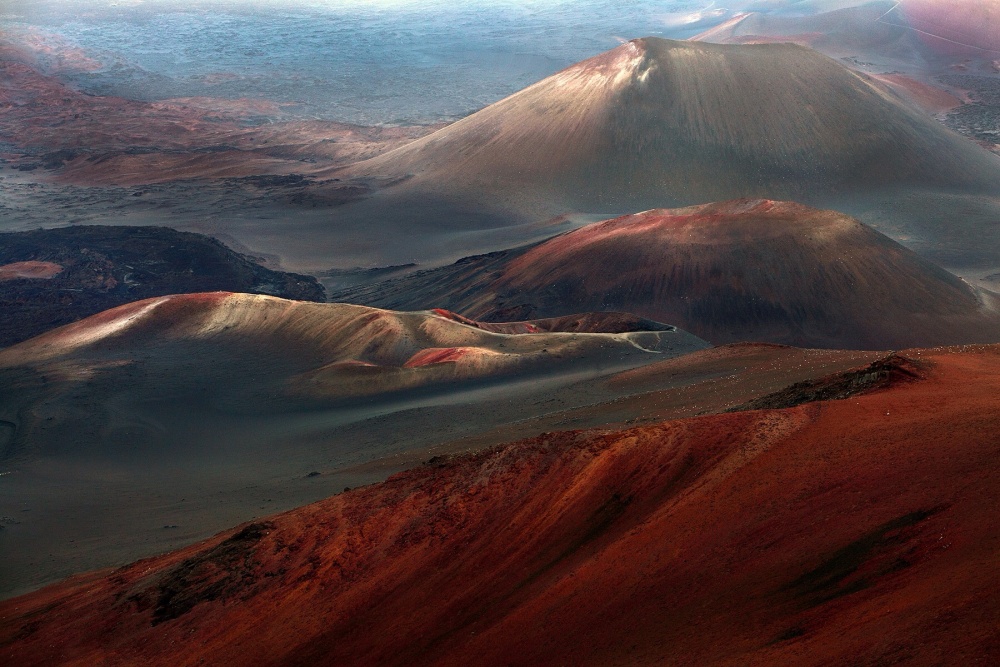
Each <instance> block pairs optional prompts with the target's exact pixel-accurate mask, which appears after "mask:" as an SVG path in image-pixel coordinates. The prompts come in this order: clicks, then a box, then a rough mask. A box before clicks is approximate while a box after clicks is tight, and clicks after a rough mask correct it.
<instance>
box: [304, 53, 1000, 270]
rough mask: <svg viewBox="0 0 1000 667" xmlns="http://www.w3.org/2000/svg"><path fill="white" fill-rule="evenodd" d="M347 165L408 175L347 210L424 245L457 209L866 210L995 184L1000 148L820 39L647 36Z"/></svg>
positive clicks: (347, 217) (467, 214)
mask: <svg viewBox="0 0 1000 667" xmlns="http://www.w3.org/2000/svg"><path fill="white" fill-rule="evenodd" d="M320 173H324V172H320ZM328 173H334V172H328ZM336 173H338V174H340V175H342V176H345V177H346V176H361V175H365V176H372V175H377V176H379V177H381V178H390V177H398V178H406V179H407V180H405V181H404V182H402V183H400V184H399V185H396V186H394V187H392V188H390V189H389V190H387V191H385V192H384V193H382V194H383V195H384V196H383V197H373V198H371V199H370V200H366V201H364V202H358V203H356V204H352V205H349V206H347V207H344V208H341V209H338V210H337V211H336V212H335V213H334V220H333V223H334V224H336V225H353V224H358V223H357V221H358V220H359V219H360V218H362V217H364V216H365V215H369V214H374V213H373V212H374V211H376V210H377V211H378V213H379V215H380V216H381V217H382V218H383V219H384V222H383V226H384V228H385V231H386V233H387V234H391V233H396V232H397V231H398V232H399V233H406V234H409V235H412V236H413V237H414V241H413V243H414V244H419V243H421V241H420V239H419V238H417V234H415V233H414V229H424V230H430V229H431V228H432V227H431V223H432V222H433V223H434V224H436V225H438V226H439V227H440V225H441V224H443V223H441V220H443V219H447V218H449V217H450V219H451V222H450V223H449V225H452V226H456V227H461V225H459V223H460V222H462V221H464V223H462V224H464V225H465V226H464V227H461V228H462V229H464V231H465V232H467V233H470V234H471V233H472V232H473V231H475V230H477V229H478V228H479V227H480V226H488V225H496V224H500V223H503V221H505V220H506V221H507V222H506V223H503V224H511V221H521V222H523V221H525V220H529V219H541V218H544V217H547V216H549V215H553V214H556V213H562V212H565V211H586V212H600V211H603V212H630V211H636V210H643V209H648V208H652V207H664V206H676V205H691V204H697V203H702V202H705V201H718V200H724V199H732V198H736V197H767V198H772V199H795V200H797V201H803V202H804V203H808V204H825V205H831V203H832V202H840V203H841V204H844V205H846V204H845V202H846V203H850V204H851V205H852V206H853V207H855V208H857V207H858V202H857V200H858V199H859V198H860V199H865V200H868V199H870V198H872V197H874V196H875V194H874V193H883V194H886V193H887V194H888V195H889V196H891V197H894V196H897V194H898V191H900V190H920V191H960V192H963V193H967V192H979V193H995V192H996V191H997V183H998V182H1000V159H998V158H997V157H996V156H993V155H991V154H989V153H988V152H987V151H985V150H983V149H981V148H979V147H978V146H976V145H974V144H972V143H971V142H969V141H967V140H965V139H964V138H962V137H960V136H959V135H957V134H954V133H952V132H951V131H949V130H947V129H946V128H944V127H943V126H942V125H941V124H940V123H938V122H937V121H935V120H934V119H932V118H930V117H928V116H927V115H925V114H924V113H922V112H919V111H917V110H915V109H914V108H912V107H911V105H910V104H909V103H908V102H906V101H904V100H902V99H901V98H899V97H898V96H897V95H896V94H895V93H893V92H891V91H890V90H889V89H887V88H886V87H884V86H883V85H882V84H880V83H878V82H877V81H875V80H873V79H872V78H870V77H868V76H866V75H863V74H860V73H857V72H853V71H851V70H849V69H847V68H846V67H843V66H842V65H840V64H838V63H837V62H835V61H833V60H831V59H829V58H827V57H825V56H823V55H820V54H819V53H817V52H814V51H811V50H809V49H806V48H803V47H800V46H796V45H792V44H758V45H720V44H709V43H701V42H675V41H669V40H662V39H657V38H645V39H637V40H633V41H631V42H628V43H626V44H623V45H622V46H620V47H618V48H616V49H614V50H612V51H609V52H607V53H604V54H601V55H599V56H596V57H594V58H591V59H589V60H585V61H583V62H581V63H579V64H577V65H574V66H572V67H570V68H568V69H566V70H563V71H562V72H559V73H558V74H556V75H553V76H552V77H549V78H547V79H544V80H542V81H540V82H539V83H537V84H535V85H533V86H530V87H529V88H527V89H525V90H523V91H521V92H519V93H516V94H515V95H512V96H511V97H508V98H507V99H505V100H502V101H500V102H498V103H496V104H493V105H491V106H489V107H487V108H486V109H484V110H482V111H480V112H478V113H475V114H473V115H471V116H469V117H467V118H465V119H462V120H460V121H457V122H456V123H453V124H452V125H449V126H448V127H446V128H444V129H442V130H439V131H437V132H435V133H432V134H430V135H428V136H426V137H423V138H421V139H417V140H416V141H414V142H412V143H410V144H407V145H405V146H403V147H401V148H397V149H395V150H393V151H389V152H387V153H384V154H382V155H380V156H378V157H375V158H373V159H371V160H367V161H364V162H361V163H358V164H356V165H353V166H351V167H350V168H348V169H347V170H344V171H338V172H336ZM894 193H895V194H894ZM422 200H423V201H426V205H425V206H423V207H421V205H420V202H421V201H422ZM404 203H405V205H406V206H405V207H404ZM476 210H480V211H481V213H480V219H479V220H478V221H477V220H476V219H475V217H474V214H473V213H471V211H476ZM490 216H492V218H491V217H490ZM498 221H499V222H498ZM436 231H438V232H440V229H437V230H436ZM449 231H456V230H450V229H449ZM421 252H426V250H425V249H422V248H420V247H419V246H417V247H415V248H414V249H410V250H409V251H408V255H409V256H410V257H411V258H412V257H413V256H414V255H415V254H417V253H421ZM385 259H386V260H401V259H402V258H401V257H385ZM410 261H412V259H411V260H410Z"/></svg>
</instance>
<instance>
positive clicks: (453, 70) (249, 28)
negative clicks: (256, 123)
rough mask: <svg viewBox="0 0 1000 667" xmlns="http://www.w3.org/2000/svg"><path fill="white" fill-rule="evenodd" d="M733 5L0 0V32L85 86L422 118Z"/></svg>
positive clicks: (327, 115) (360, 118)
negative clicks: (72, 58)
mask: <svg viewBox="0 0 1000 667" xmlns="http://www.w3.org/2000/svg"><path fill="white" fill-rule="evenodd" d="M737 4H741V5H743V6H744V7H745V6H747V5H748V3H747V2H739V3H737ZM733 11H734V10H733V9H724V8H720V7H718V6H715V3H711V4H709V3H707V2H704V1H692V0H673V1H672V0H667V1H664V0H659V1H654V0H631V1H629V0H624V1H623V0H584V1H581V2H567V1H559V0H499V1H496V2H468V1H466V2H441V1H433V2H408V1H406V0H401V1H386V2H358V1H348V2H344V1H342V0H334V1H320V2H317V1H311V2H310V1H308V0H306V1H296V0H293V1H291V2H281V1H278V0H270V1H265V2H251V1H248V0H243V1H240V2H229V1H226V0H216V1H204V0H203V1H201V2H198V1H181V2H166V1H157V2H143V1H141V0H133V1H127V0H121V1H118V2H111V1H108V0H104V1H100V2H98V1H85V0H78V1H76V2H73V1H70V2H65V1H63V2H52V1H49V2H44V1H43V2H37V1H36V0H16V1H14V2H4V3H0V31H2V33H3V36H4V37H6V38H7V39H11V40H14V41H17V40H21V41H25V40H27V41H29V42H31V43H32V44H34V46H35V48H36V49H37V48H38V46H39V44H40V45H41V47H42V51H43V52H44V53H49V54H50V56H51V54H58V53H59V52H60V51H65V50H67V49H73V48H74V47H75V48H79V49H82V51H83V53H85V54H86V56H88V57H90V58H92V59H94V60H96V61H98V63H99V64H100V67H99V68H96V71H79V70H77V71H73V70H72V68H70V69H65V70H64V71H63V72H62V76H63V77H64V78H67V79H69V80H71V81H72V83H74V84H75V85H76V86H78V87H80V88H81V89H82V90H85V91H87V92H91V93H95V94H103V95H107V94H111V95H122V96H126V97H131V98H137V99H163V98H169V97H188V96H211V97H224V98H237V97H251V98H265V99H270V100H274V101H277V102H281V103H285V104H287V106H286V107H285V112H286V113H289V114H292V115H293V116H297V117H306V118H324V119H332V120H341V121H348V122H356V123H364V124H376V123H414V122H417V123H422V122H436V121H441V120H448V119H453V118H456V117H460V116H462V115H465V114H467V113H470V112H472V111H475V110H477V109H479V108H481V107H483V106H485V105H487V104H490V103H492V102H494V101H496V100H498V99H500V98H502V97H504V96H506V95H508V94H510V93H513V92H515V91H517V90H519V89H521V88H523V87H525V86H526V85H528V84H530V83H532V82H534V81H537V80H538V79H541V78H543V77H545V76H547V75H549V74H551V73H552V72H555V71H557V70H559V69H561V68H563V67H565V66H567V65H570V64H571V63H573V62H576V61H578V60H581V59H583V58H586V57H588V56H591V55H593V54H595V53H598V52H601V51H604V50H606V49H608V48H612V47H614V46H615V45H616V44H617V43H618V42H619V41H621V40H622V39H630V38H633V37H638V36H643V35H660V36H668V37H687V36H690V35H691V34H694V33H696V32H698V31H700V30H703V29H705V28H706V27H708V26H710V25H714V24H716V23H718V22H719V21H722V20H725V19H726V18H727V17H729V16H730V15H731V14H732V12H733ZM90 69H92V70H94V69H95V68H93V67H91V68H90Z"/></svg>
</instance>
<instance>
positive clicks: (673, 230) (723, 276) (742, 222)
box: [333, 199, 1000, 350]
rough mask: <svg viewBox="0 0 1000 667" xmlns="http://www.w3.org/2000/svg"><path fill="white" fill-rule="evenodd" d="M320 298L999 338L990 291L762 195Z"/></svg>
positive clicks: (794, 337) (654, 214) (477, 312)
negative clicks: (614, 312) (618, 314)
mask: <svg viewBox="0 0 1000 667" xmlns="http://www.w3.org/2000/svg"><path fill="white" fill-rule="evenodd" d="M333 298H334V299H335V300H344V301H350V302H352V303H364V304H367V305H372V306H380V307H387V308H397V309H406V310H416V309H420V308H427V307H432V306H438V307H444V308H448V309H450V310H453V311H457V312H460V313H462V315H464V316H466V317H469V318H474V319H476V320H480V321H499V322H505V321H509V320H528V319H534V318H541V317H547V318H565V319H570V316H571V314H572V313H580V312H588V311H589V312H598V311H609V310H611V311H623V312H627V313H635V315H636V316H639V317H642V318H649V319H650V320H654V321H656V322H666V323H669V324H671V325H675V326H678V327H680V328H681V329H684V330H687V331H690V332H692V333H694V334H695V335H696V336H699V337H701V338H704V339H705V340H708V341H711V342H712V343H715V344H724V343H733V342H739V341H748V340H749V341H766V342H771V343H781V344H788V345H797V346H802V347H830V348H842V349H868V350H884V349H893V348H900V347H917V346H931V345H954V344H964V343H995V342H1000V308H998V299H997V297H996V295H995V294H993V293H989V292H985V291H982V290H978V289H976V288H973V287H971V286H970V285H969V284H968V283H966V282H964V281H962V280H960V279H959V278H957V277H956V276H954V275H952V274H950V273H948V272H947V271H944V270H943V269H941V268H940V267H938V266H936V265H934V264H932V263H931V262H929V261H927V260H925V259H923V258H921V257H919V256H918V255H916V254H915V253H914V252H912V251H911V250H908V249H907V248H905V247H903V246H902V245H900V244H899V243H896V242H895V241H893V240H892V239H890V238H888V237H887V236H884V235H882V234H880V233H878V232H876V231H875V230H874V229H872V228H871V227H868V226H866V225H864V224H862V223H861V222H859V221H858V220H856V219H854V218H851V217H850V216H847V215H844V214H842V213H838V212H836V211H829V210H827V211H823V210H819V209H814V208H810V207H808V206H804V205H801V204H797V203H794V202H777V201H772V200H768V199H738V200H732V201H726V202H717V203H712V204H704V205H700V206H690V207H686V208H680V209H653V210H649V211H645V212H642V213H636V214H632V215H625V216H622V217H619V218H614V219H612V220H606V221H603V222H597V223H593V224H590V225H587V226H584V227H581V228H579V229H576V230H574V231H571V232H568V233H565V234H561V235H559V236H556V237H554V238H552V239H550V240H548V241H545V242H543V243H539V244H536V245H534V246H530V247H523V248H517V249H513V250H509V251H506V252H504V253H491V254H490V255H483V256H479V257H473V258H466V259H462V260H460V261H458V262H456V263H455V264H453V265H451V266H445V267H441V268H439V269H434V270H430V271H423V272H415V273H413V274H411V275H409V276H404V277H402V278H395V279H389V280H386V281H384V282H382V283H379V284H374V285H365V286H361V287H358V288H353V289H349V290H344V291H342V292H340V293H337V294H334V295H333Z"/></svg>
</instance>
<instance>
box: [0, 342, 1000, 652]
mask: <svg viewBox="0 0 1000 667" xmlns="http://www.w3.org/2000/svg"><path fill="white" fill-rule="evenodd" d="M905 354H906V356H907V357H909V359H910V360H911V361H910V362H908V363H907V364H905V365H906V366H908V368H909V372H913V373H915V374H916V375H917V376H918V379H914V378H911V377H908V376H905V375H901V376H900V378H902V379H898V380H896V381H894V382H892V383H890V384H889V385H888V386H883V388H881V389H879V390H877V391H874V392H872V393H868V394H864V395H855V396H853V397H850V398H847V399H844V400H835V401H829V402H823V403H807V404H803V405H799V406H797V407H792V408H786V409H782V410H762V411H749V412H739V413H730V414H723V415H711V416H705V417H699V418H693V419H686V420H680V421H674V422H666V423H662V424H658V425H655V426H648V427H642V428H635V429H631V430H628V431H623V432H618V433H602V432H572V433H562V434H546V435H542V436H540V437H538V438H535V439H532V440H528V441H524V442H520V443H516V444H514V445H509V446H505V447H501V448H498V449H493V450H489V451H485V452H482V453H479V454H475V455H472V456H466V457H462V458H456V459H451V460H446V461H444V462H435V463H431V464H429V465H427V466H425V467H423V468H420V469H416V470H413V471H410V472H406V473H402V474H399V475H397V476H395V477H393V478H391V479H389V480H388V481H387V482H385V483H383V484H379V485H374V486H370V487H366V488H363V489H358V490H355V491H352V492H349V493H345V494H342V495H339V496H336V497H334V498H331V499H329V500H326V501H323V502H321V503H317V504H315V505H311V506H308V507H305V508H302V509H299V510H295V511H293V512H289V513H287V514H283V515H279V516H276V517H273V518H272V519H270V520H266V521H260V522H257V523H253V524H249V525H245V526H243V527H241V528H239V529H237V530H234V531H231V532H229V533H226V534H223V535H220V536H218V537H216V538H213V539H212V540H209V541H207V542H205V543H202V544H200V545H197V546H194V547H191V548H188V549H185V550H183V551H179V552H176V553H173V554H169V555H166V556H163V557H158V558H153V559H149V560H145V561H141V562H139V563H136V564H135V565H133V566H130V567H126V568H122V569H120V570H116V571H105V572H100V573H96V574H92V575H86V576H82V577H78V578H76V579H73V580H69V581H67V582H65V583H63V584H60V585H57V586H54V587H50V588H47V589H44V590H42V591H38V592H36V593H33V594H31V595H29V596H25V597H22V598H18V599H14V600H9V601H7V602H5V603H3V604H0V621H2V622H0V655H2V656H3V659H4V660H5V661H7V663H8V664H17V665H23V666H29V665H42V664H53V663H55V662H59V663H61V664H96V663H98V662H101V663H103V664H136V663H142V664H163V665H167V664H169V665H189V664H201V663H202V662H204V663H205V664H215V665H228V664H232V665H236V664H239V665H248V664H302V665H306V664H319V663H322V664H357V665H373V664H378V665H422V664H434V665H469V664H476V665H481V666H483V667H486V666H490V665H509V664H523V665H542V664H546V665H548V664H574V665H580V664H672V665H713V664H714V665H747V664H768V665H778V664H780V665H816V664H826V665H843V664H917V665H920V664H926V665H931V664H934V665H939V664H955V665H968V664H978V663H977V660H978V661H988V660H989V658H990V656H994V657H995V656H997V655H1000V631H998V629H997V628H998V627H1000V602H998V600H997V597H996V590H997V589H998V586H1000V568H997V567H996V564H997V562H998V558H1000V533H998V532H997V531H996V529H995V511H994V509H995V508H996V507H997V505H998V503H1000V479H998V478H997V476H996V475H995V474H994V468H995V465H996V461H997V456H998V454H1000V435H998V434H1000V416H998V415H1000V412H998V410H997V407H998V406H997V398H996V397H997V395H998V392H1000V348H997V347H978V348H963V349H939V350H929V351H928V350H924V351H920V350H914V351H910V352H907V353H905ZM984 664H985V663H984Z"/></svg>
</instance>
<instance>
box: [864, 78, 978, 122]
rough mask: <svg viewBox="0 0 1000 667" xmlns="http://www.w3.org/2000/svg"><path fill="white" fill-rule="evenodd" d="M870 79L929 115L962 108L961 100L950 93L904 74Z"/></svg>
mask: <svg viewBox="0 0 1000 667" xmlns="http://www.w3.org/2000/svg"><path fill="white" fill-rule="evenodd" d="M872 78H874V79H876V80H878V81H881V82H882V83H884V84H886V85H888V86H889V87H890V88H892V89H893V90H895V91H896V92H898V93H900V94H901V95H903V97H906V98H908V99H910V100H911V101H912V102H913V103H915V104H916V105H918V106H919V107H921V108H922V109H924V110H925V111H927V112H929V113H944V112H945V111H951V110H952V109H954V108H956V107H959V106H962V100H960V99H958V98H957V97H955V96H954V95H952V94H951V93H948V92H946V91H944V90H941V89H940V88H935V87H934V86H932V85H930V84H927V83H924V82H923V81H917V80H916V79H914V78H912V77H909V76H906V75H905V74H875V75H872Z"/></svg>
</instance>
